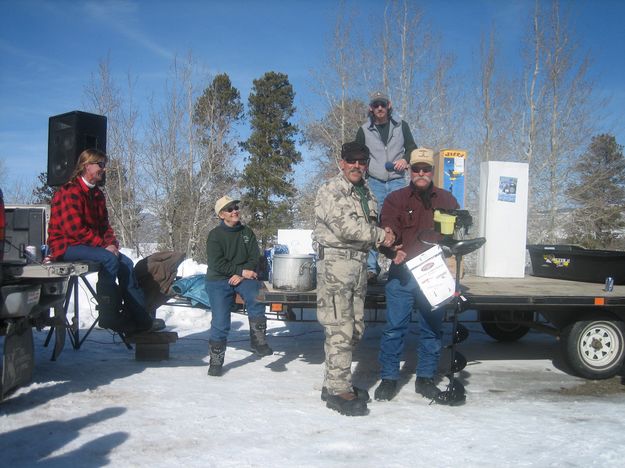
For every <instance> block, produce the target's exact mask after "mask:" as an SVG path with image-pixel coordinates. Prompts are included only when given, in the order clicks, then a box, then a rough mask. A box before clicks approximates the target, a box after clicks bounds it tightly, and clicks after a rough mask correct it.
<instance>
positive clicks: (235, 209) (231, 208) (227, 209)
mask: <svg viewBox="0 0 625 468" xmlns="http://www.w3.org/2000/svg"><path fill="white" fill-rule="evenodd" d="M224 211H227V212H228V213H232V212H233V211H239V205H234V206H229V207H228V208H225V209H224Z"/></svg>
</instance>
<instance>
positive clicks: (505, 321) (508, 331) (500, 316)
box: [480, 310, 534, 342]
mask: <svg viewBox="0 0 625 468" xmlns="http://www.w3.org/2000/svg"><path fill="white" fill-rule="evenodd" d="M519 314H521V316H520V317H521V320H522V321H527V322H531V321H533V318H534V313H533V312H510V311H496V310H482V311H480V321H481V325H482V328H483V329H484V331H485V332H486V334H487V335H488V336H490V337H491V338H494V339H495V340H497V341H503V342H512V341H517V340H520V339H521V338H523V337H524V336H525V335H527V333H528V332H529V331H530V329H529V327H527V326H525V325H520V324H519V323H517V322H516V321H515V320H518V318H517V317H519Z"/></svg>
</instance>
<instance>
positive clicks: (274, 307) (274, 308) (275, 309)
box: [271, 302, 282, 312]
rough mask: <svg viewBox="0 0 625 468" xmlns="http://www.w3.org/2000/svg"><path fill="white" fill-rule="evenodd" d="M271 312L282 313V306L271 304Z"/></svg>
mask: <svg viewBox="0 0 625 468" xmlns="http://www.w3.org/2000/svg"><path fill="white" fill-rule="evenodd" d="M271 311H272V312H282V304H276V303H273V302H272V303H271Z"/></svg>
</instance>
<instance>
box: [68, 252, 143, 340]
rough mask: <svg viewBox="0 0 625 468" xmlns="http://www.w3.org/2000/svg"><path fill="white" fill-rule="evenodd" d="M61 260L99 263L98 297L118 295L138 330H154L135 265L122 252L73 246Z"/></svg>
mask: <svg viewBox="0 0 625 468" xmlns="http://www.w3.org/2000/svg"><path fill="white" fill-rule="evenodd" d="M62 260H64V261H67V262H71V261H89V262H98V263H100V271H99V272H98V284H97V285H96V288H97V291H98V294H105V295H114V294H119V295H120V296H121V299H123V301H124V304H123V308H124V312H126V313H127V314H128V315H129V316H130V318H132V320H133V321H134V322H135V324H136V325H137V326H138V327H139V328H149V327H150V326H151V324H152V317H150V315H149V314H148V313H147V312H146V310H145V295H144V293H143V290H142V289H141V288H140V287H139V283H138V281H137V277H136V276H135V271H134V264H133V263H132V260H130V259H129V258H128V257H126V256H125V255H123V254H122V253H121V252H120V253H119V255H115V254H113V253H111V252H109V251H108V250H106V249H105V248H104V247H90V246H87V245H70V246H69V247H68V248H67V251H66V252H65V254H64V255H63V258H62ZM116 279H117V280H118V281H119V286H118V285H117V284H116V282H115V280H116ZM113 312H117V311H113Z"/></svg>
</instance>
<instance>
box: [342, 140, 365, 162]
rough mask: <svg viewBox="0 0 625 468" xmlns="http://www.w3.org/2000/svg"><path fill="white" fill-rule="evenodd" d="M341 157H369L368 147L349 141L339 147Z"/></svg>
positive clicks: (353, 158) (352, 158)
mask: <svg viewBox="0 0 625 468" xmlns="http://www.w3.org/2000/svg"><path fill="white" fill-rule="evenodd" d="M341 158H343V159H351V160H355V159H369V148H368V147H367V145H363V144H362V143H358V142H357V141H350V142H349V143H345V144H344V145H343V146H342V147H341Z"/></svg>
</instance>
